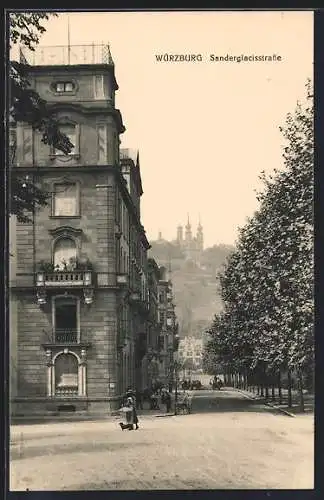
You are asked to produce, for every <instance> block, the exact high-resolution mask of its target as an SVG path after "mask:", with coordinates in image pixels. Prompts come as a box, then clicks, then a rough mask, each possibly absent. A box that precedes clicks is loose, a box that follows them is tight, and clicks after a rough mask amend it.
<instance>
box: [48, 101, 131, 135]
mask: <svg viewBox="0 0 324 500" xmlns="http://www.w3.org/2000/svg"><path fill="white" fill-rule="evenodd" d="M106 103H107V104H106V106H104V105H103V104H102V103H96V102H95V101H89V106H85V105H84V104H80V103H74V102H73V103H72V102H55V103H50V102H48V103H47V107H48V109H49V111H50V112H51V113H55V112H57V111H66V110H69V111H74V112H76V113H81V114H84V115H94V114H95V115H97V114H98V113H101V114H106V115H111V116H113V117H114V118H115V120H116V123H117V127H118V132H119V133H120V134H122V133H123V132H125V130H126V128H125V126H124V124H123V119H122V115H121V112H120V110H119V109H116V108H114V107H113V106H112V105H111V104H110V101H108V100H107V101H106Z"/></svg>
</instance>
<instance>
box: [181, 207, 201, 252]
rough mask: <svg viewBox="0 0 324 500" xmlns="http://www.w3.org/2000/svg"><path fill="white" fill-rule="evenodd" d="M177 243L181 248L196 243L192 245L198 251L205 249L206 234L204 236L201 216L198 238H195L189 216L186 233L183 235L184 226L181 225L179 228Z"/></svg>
mask: <svg viewBox="0 0 324 500" xmlns="http://www.w3.org/2000/svg"><path fill="white" fill-rule="evenodd" d="M177 243H178V244H179V245H180V246H185V244H187V245H190V243H193V244H194V243H195V244H194V245H191V246H192V247H195V249H196V250H200V251H202V250H203V248H204V234H203V226H202V224H201V220H200V216H199V220H198V226H197V233H196V236H195V237H194V236H193V232H192V226H191V223H190V218H189V214H187V224H186V225H185V232H184V234H183V226H182V225H179V226H178V228H177Z"/></svg>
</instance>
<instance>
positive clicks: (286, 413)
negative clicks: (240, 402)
mask: <svg viewBox="0 0 324 500" xmlns="http://www.w3.org/2000/svg"><path fill="white" fill-rule="evenodd" d="M235 391H236V392H239V393H240V394H242V396H244V397H246V398H248V399H255V400H257V399H259V400H261V398H260V397H259V396H252V395H250V394H247V393H246V392H243V391H241V390H240V389H235ZM262 404H264V405H265V406H268V407H270V408H273V409H274V410H278V411H281V412H282V413H284V414H285V415H287V416H288V417H292V418H296V415H294V414H293V413H290V412H289V411H287V410H285V409H284V408H280V406H276V405H273V404H271V403H268V402H263V403H262Z"/></svg>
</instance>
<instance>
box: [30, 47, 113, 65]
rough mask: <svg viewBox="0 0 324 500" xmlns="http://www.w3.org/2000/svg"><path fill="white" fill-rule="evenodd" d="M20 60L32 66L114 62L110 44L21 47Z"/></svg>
mask: <svg viewBox="0 0 324 500" xmlns="http://www.w3.org/2000/svg"><path fill="white" fill-rule="evenodd" d="M20 62H21V63H22V64H29V65H30V66H51V65H53V66H60V65H64V66H70V65H76V64H114V62H113V60H112V57H111V53H110V48H109V45H108V44H100V45H95V44H94V43H93V44H88V45H56V46H51V47H42V46H39V47H36V49H35V51H31V50H28V49H26V48H24V47H21V48H20Z"/></svg>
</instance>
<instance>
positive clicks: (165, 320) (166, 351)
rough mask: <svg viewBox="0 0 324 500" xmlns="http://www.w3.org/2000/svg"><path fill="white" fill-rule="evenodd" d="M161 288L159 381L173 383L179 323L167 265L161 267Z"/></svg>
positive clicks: (159, 286) (166, 383) (159, 288)
mask: <svg viewBox="0 0 324 500" xmlns="http://www.w3.org/2000/svg"><path fill="white" fill-rule="evenodd" d="M158 290H159V324H160V329H161V331H160V337H159V358H160V370H159V382H162V383H163V384H165V385H172V381H173V362H174V352H175V351H176V350H177V349H178V337H177V334H178V323H177V320H176V314H175V305H174V302H173V293H172V281H171V279H170V276H169V274H168V271H167V270H166V268H165V267H161V268H160V279H159V283H158Z"/></svg>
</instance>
